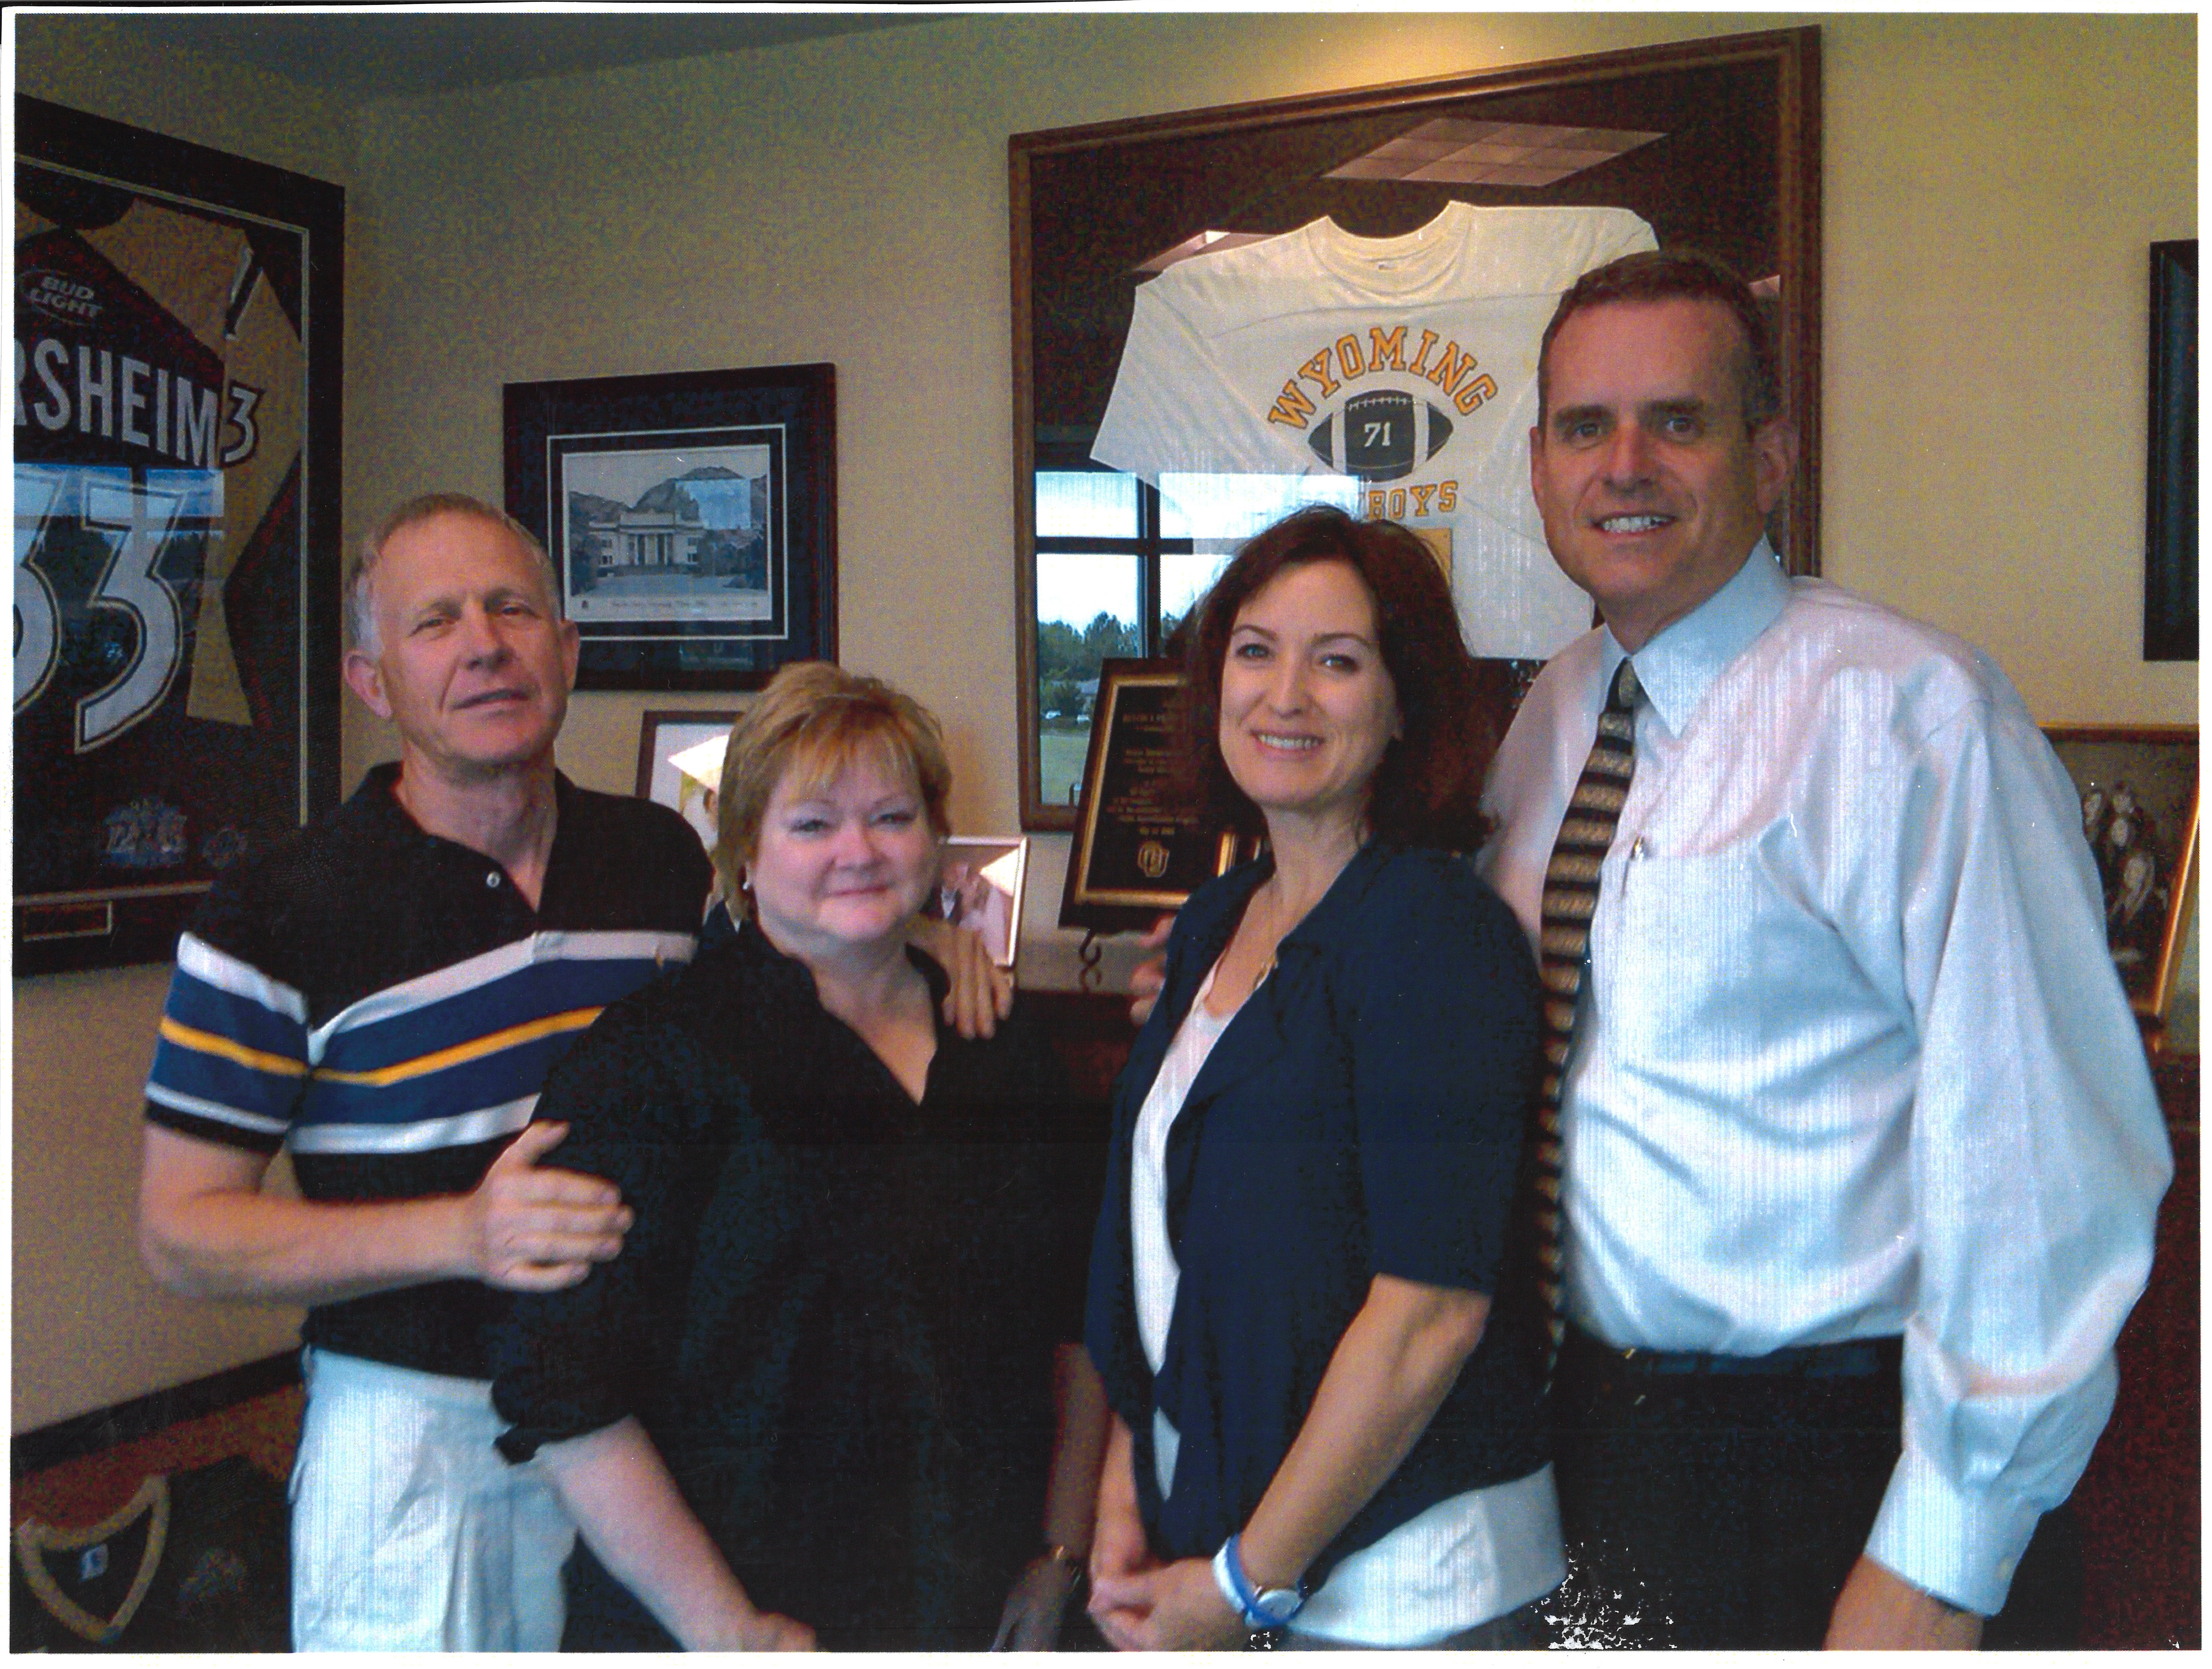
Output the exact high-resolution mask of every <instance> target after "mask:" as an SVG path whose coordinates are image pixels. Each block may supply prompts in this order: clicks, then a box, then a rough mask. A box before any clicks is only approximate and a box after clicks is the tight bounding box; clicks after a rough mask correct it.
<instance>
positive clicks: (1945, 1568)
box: [1866, 1448, 2042, 1617]
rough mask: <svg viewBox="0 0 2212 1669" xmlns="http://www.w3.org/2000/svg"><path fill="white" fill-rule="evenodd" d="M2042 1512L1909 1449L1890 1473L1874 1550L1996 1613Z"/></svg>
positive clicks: (1917, 1578)
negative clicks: (1958, 1480)
mask: <svg viewBox="0 0 2212 1669" xmlns="http://www.w3.org/2000/svg"><path fill="white" fill-rule="evenodd" d="M2041 1516H2042V1515H2041V1514H2040V1513H2039V1512H2038V1511H2037V1510H2036V1508H2034V1507H2033V1506H2032V1505H2031V1504H2029V1503H2028V1502H2023V1501H2019V1500H2016V1499H2014V1498H2012V1497H2010V1496H1999V1495H1993V1494H1989V1493H1976V1492H1972V1491H1968V1490H1960V1488H1959V1487H1958V1486H1957V1485H1956V1484H1954V1483H1953V1482H1952V1480H1951V1479H1949V1478H1946V1477H1944V1476H1943V1475H1942V1473H1941V1472H1938V1471H1937V1470H1936V1468H1935V1467H1934V1466H1931V1465H1930V1464H1929V1462H1928V1460H1926V1459H1925V1458H1924V1457H1923V1456H1921V1455H1918V1454H1915V1453H1914V1452H1913V1451H1912V1450H1911V1449H1910V1448H1908V1449H1906V1451H1905V1454H1904V1456H1903V1457H1902V1458H1901V1459H1900V1460H1899V1461H1898V1463H1897V1470H1896V1471H1895V1472H1893V1473H1892V1474H1891V1475H1890V1480H1889V1493H1888V1494H1887V1496H1884V1497H1883V1498H1882V1503H1881V1515H1880V1516H1879V1517H1877V1518H1876V1519H1875V1524H1874V1533H1873V1535H1871V1536H1870V1537H1869V1538H1868V1539H1867V1547H1866V1551H1867V1555H1868V1557H1870V1558H1872V1559H1873V1560H1874V1561H1875V1563H1877V1564H1880V1565H1882V1566H1884V1567H1886V1568H1887V1569H1889V1570H1891V1571H1893V1572H1894V1573H1895V1574H1896V1575H1899V1576H1901V1577H1903V1578H1904V1579H1905V1581H1908V1582H1910V1583H1911V1584H1912V1585H1913V1587H1917V1588H1922V1589H1924V1590H1926V1591H1927V1592H1928V1593H1932V1594H1934V1595H1936V1598H1938V1599H1945V1600H1948V1601H1949V1602H1950V1603H1951V1604H1952V1605H1960V1606H1963V1607H1964V1608H1965V1609H1966V1610H1967V1611H1978V1612H1979V1613H1980V1614H1981V1615H1982V1616H1984V1617H1993V1616H1995V1615H1996V1613H1997V1611H2000V1610H2002V1608H2003V1606H2004V1600H2005V1593H2006V1591H2007V1590H2008V1589H2009V1588H2010V1587H2011V1586H2012V1577H2013V1572H2014V1570H2015V1569H2017V1568H2018V1567H2019V1564H2020V1556H2021V1554H2022V1553H2024V1552H2026V1551H2027V1543H2028V1539H2029V1537H2031V1536H2033V1534H2034V1533H2035V1524H2036V1520H2038V1519H2039V1517H2041Z"/></svg>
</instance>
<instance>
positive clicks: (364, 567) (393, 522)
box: [345, 493, 562, 655]
mask: <svg viewBox="0 0 2212 1669" xmlns="http://www.w3.org/2000/svg"><path fill="white" fill-rule="evenodd" d="M439 516H474V517H475V518H476V519H477V520H478V521H488V522H490V523H492V524H493V525H495V526H498V527H503V528H505V529H506V530H507V531H508V532H509V533H510V534H512V535H513V537H514V540H515V542H516V543H518V544H520V546H521V547H522V548H523V549H525V550H526V551H528V552H529V553H530V555H531V556H532V558H533V559H534V560H535V561H537V563H538V574H539V577H540V578H541V579H543V580H544V582H545V597H546V600H547V601H548V602H550V604H552V607H553V617H554V618H555V619H556V620H558V619H560V618H561V617H562V609H561V575H560V574H559V572H558V571H557V570H556V569H555V567H554V566H553V559H552V558H551V557H550V556H549V555H546V554H545V547H544V545H543V544H541V543H538V536H537V535H536V534H535V533H532V531H530V530H529V529H528V528H526V527H525V526H524V525H522V524H521V523H520V522H519V521H517V520H515V519H514V518H513V517H512V516H510V515H508V514H507V512H506V511H504V510H497V509H494V508H493V507H491V506H490V505H489V504H486V503H485V502H484V501H483V500H482V499H478V498H471V497H470V496H469V495H467V494H466V493H422V494H418V495H416V496H415V497H413V498H411V499H409V500H408V501H407V502H406V503H404V504H403V505H401V506H400V507H398V509H397V510H394V511H393V512H392V513H391V514H390V515H388V516H386V518H385V519H383V520H382V521H380V522H379V523H377V525H376V526H375V528H374V530H373V531H371V532H370V534H369V536H368V537H367V538H366V539H363V540H362V542H361V549H360V550H359V551H357V552H356V554H355V555H354V559H353V562H352V565H351V566H350V567H348V568H347V570H346V578H345V639H346V647H347V648H349V649H358V650H359V651H361V652H362V653H363V654H365V655H374V653H375V652H376V610H375V609H374V606H373V605H372V604H371V603H370V600H369V595H368V592H369V583H370V580H371V579H372V578H373V577H374V574H375V573H376V565H377V563H378V561H380V560H381V559H382V557H383V555H384V547H385V546H386V544H388V543H391V540H392V536H393V535H394V534H397V533H403V532H404V531H406V530H407V529H409V528H410V527H413V526H416V525H418V524H420V523H422V522H426V521H429V520H432V519H434V518H436V517H439Z"/></svg>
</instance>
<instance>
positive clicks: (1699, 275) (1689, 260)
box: [1536, 249, 1782, 428]
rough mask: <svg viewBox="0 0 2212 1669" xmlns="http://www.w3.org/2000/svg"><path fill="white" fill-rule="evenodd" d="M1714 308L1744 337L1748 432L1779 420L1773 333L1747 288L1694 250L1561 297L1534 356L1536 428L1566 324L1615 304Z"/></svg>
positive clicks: (1614, 273) (1631, 263)
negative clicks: (1680, 303)
mask: <svg viewBox="0 0 2212 1669" xmlns="http://www.w3.org/2000/svg"><path fill="white" fill-rule="evenodd" d="M1675 300H1687V301H1713V302H1717V303H1718V304H1719V305H1720V306H1723V307H1725V308H1727V309H1728V311H1729V315H1730V317H1732V318H1733V319H1735V322H1736V328H1737V329H1738V330H1739V331H1741V332H1742V335H1743V340H1742V343H1741V357H1740V358H1739V359H1738V360H1737V361H1736V386H1737V391H1738V396H1739V398H1740V399H1741V403H1742V405H1743V421H1744V425H1745V427H1746V428H1759V425H1761V424H1762V423H1765V422H1769V421H1771V419H1772V418H1774V417H1776V416H1778V415H1780V413H1781V410H1782V379H1781V377H1780V375H1779V374H1778V372H1777V371H1776V369H1775V363H1774V332H1773V331H1772V330H1771V328H1770V327H1769V325H1767V322H1766V315H1765V313H1763V312H1761V311H1760V309H1759V298H1758V297H1757V296H1755V295H1753V294H1752V292H1751V286H1750V285H1748V284H1747V283H1745V282H1743V280H1742V279H1741V277H1740V276H1737V274H1736V271H1735V268H1733V267H1731V266H1729V265H1728V264H1727V263H1725V262H1723V261H1720V260H1717V259H1715V258H1713V257H1712V256H1711V255H1708V254H1706V253H1705V252H1703V251H1702V250H1697V249H1647V250H1644V251H1641V252H1638V253H1637V254H1634V255H1624V256H1622V257H1621V258H1620V259H1619V260H1617V261H1608V262H1607V263H1606V264H1605V265H1603V266H1601V267H1593V268H1591V269H1590V270H1589V271H1588V272H1585V273H1584V274H1583V276H1581V277H1580V278H1578V279H1577V280H1576V281H1575V283H1574V287H1573V288H1571V289H1569V290H1568V291H1567V293H1566V294H1565V295H1563V296H1561V297H1560V298H1559V306H1558V307H1557V308H1555V309H1554V310H1553V313H1552V322H1551V323H1550V324H1548V325H1546V326H1545V327H1544V345H1543V348H1542V349H1541V352H1540V353H1539V354H1538V355H1537V356H1536V425H1537V427H1538V428H1542V427H1543V422H1544V416H1545V414H1546V413H1547V412H1548V411H1549V410H1551V404H1550V401H1551V391H1552V385H1551V376H1552V341H1553V337H1557V336H1558V335H1559V330H1560V327H1561V326H1562V325H1565V323H1566V322H1567V321H1568V320H1569V319H1572V318H1573V317H1574V316H1575V315H1576V314H1577V313H1580V312H1582V311H1583V309H1584V308H1586V307H1603V306H1612V305H1613V304H1614V303H1617V302H1647V301H1675Z"/></svg>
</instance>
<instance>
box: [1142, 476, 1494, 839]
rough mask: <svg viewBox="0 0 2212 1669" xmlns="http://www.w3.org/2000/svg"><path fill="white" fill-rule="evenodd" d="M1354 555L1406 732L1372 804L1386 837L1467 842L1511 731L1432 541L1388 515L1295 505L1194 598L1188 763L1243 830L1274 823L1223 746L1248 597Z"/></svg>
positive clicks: (1371, 817) (1212, 813)
mask: <svg viewBox="0 0 2212 1669" xmlns="http://www.w3.org/2000/svg"><path fill="white" fill-rule="evenodd" d="M1305 562H1344V563H1347V564H1349V565H1350V567H1352V571H1353V572H1354V573H1356V574H1358V575H1359V577H1360V580H1361V581H1362V582H1363V583H1364V585H1365V586H1366V587H1367V591H1368V594H1369V595H1370V597H1372V598H1374V602H1375V616H1376V628H1377V630H1378V633H1379V635H1380V637H1381V639H1382V642H1381V649H1382V653H1383V666H1384V668H1385V669H1386V670H1387V671H1389V674H1390V682H1391V683H1392V684H1393V685H1394V686H1395V689H1396V691H1397V696H1398V712H1399V715H1400V717H1401V719H1402V720H1403V721H1404V725H1405V731H1404V734H1403V735H1401V736H1400V737H1396V738H1395V740H1393V741H1392V742H1391V743H1390V744H1389V747H1388V748H1387V749H1386V750H1384V752H1383V761H1382V763H1381V764H1380V765H1379V766H1377V767H1376V772H1375V779H1374V782H1373V784H1372V785H1371V787H1370V798H1369V801H1368V807H1367V820H1368V826H1369V828H1370V829H1371V830H1372V831H1373V833H1374V834H1375V836H1376V838H1377V839H1380V840H1384V841H1390V842H1392V843H1393V844H1395V845H1400V846H1425V847H1444V848H1445V849H1447V850H1449V851H1454V852H1466V851H1470V850H1472V849H1473V848H1474V847H1475V846H1477V845H1478V844H1480V841H1481V839H1482V835H1483V833H1484V827H1485V820H1484V818H1483V816H1482V813H1481V810H1480V805H1479V802H1480V798H1481V794H1482V780H1483V777H1484V774H1486V772H1487V771H1488V770H1489V768H1490V759H1491V756H1492V754H1494V753H1495V752H1496V751H1497V750H1498V738H1499V737H1501V736H1502V735H1503V734H1504V711H1505V709H1504V700H1503V698H1502V695H1501V693H1500V690H1499V688H1498V681H1497V680H1496V679H1494V678H1492V677H1490V676H1488V674H1487V673H1486V671H1485V670H1484V669H1482V668H1481V667H1480V666H1478V665H1477V664H1476V662H1475V661H1474V658H1473V657H1471V656H1470V655H1469V654H1468V652H1467V645H1466V643H1465V642H1464V641H1463V640H1462V639H1461V637H1460V632H1459V617H1458V616H1456V615H1455V613H1454V612H1453V610H1452V599H1451V587H1450V586H1449V583H1447V582H1446V580H1445V579H1444V575H1443V569H1442V568H1441V567H1439V566H1438V565H1437V559H1436V558H1435V556H1434V555H1431V553H1430V550H1429V548H1428V546H1426V545H1425V544H1424V543H1421V541H1420V539H1419V537H1417V536H1416V535H1414V534H1413V531H1411V530H1409V529H1407V528H1405V527H1402V526H1401V525H1399V524H1398V523H1396V522H1391V521H1358V520H1355V519H1353V518H1352V517H1351V516H1349V515H1346V513H1344V512H1343V511H1341V510H1340V509H1337V508H1336V507H1334V506H1333V505H1313V506H1310V507H1307V508H1306V509H1304V510H1299V511H1296V512H1293V513H1291V515H1288V516H1286V517H1285V518H1284V519H1282V520H1281V521H1279V522H1277V523H1276V524H1275V525H1273V527H1270V528H1268V529H1267V530H1266V531H1263V532H1261V533H1259V534H1257V535H1255V537H1253V538H1252V540H1251V541H1250V542H1249V543H1247V544H1246V545H1245V546H1244V548H1243V549H1241V550H1239V551H1238V552H1237V555H1236V557H1235V558H1234V560H1232V561H1231V562H1230V564H1229V566H1228V567H1226V568H1225V569H1223V570H1222V574H1221V577H1220V578H1219V579H1218V580H1215V581H1214V582H1213V589H1212V590H1211V591H1209V592H1207V593H1206V598H1205V600H1204V601H1202V602H1201V603H1200V604H1199V607H1198V611H1197V621H1198V628H1197V630H1196V631H1194V633H1192V634H1191V640H1190V648H1189V650H1188V654H1187V657H1186V671H1187V673H1188V677H1187V680H1186V688H1185V694H1184V700H1183V704H1182V708H1183V749H1184V752H1185V755H1186V756H1187V758H1186V768H1187V771H1188V776H1189V779H1190V781H1191V786H1193V787H1194V789H1195V791H1196V793H1197V796H1198V798H1199V800H1200V805H1201V807H1202V810H1203V813H1204V815H1205V816H1206V817H1207V818H1208V819H1209V821H1210V822H1211V823H1212V824H1213V825H1215V826H1221V825H1227V826H1230V827H1233V828H1236V829H1237V832H1238V833H1240V834H1262V833H1264V832H1265V830H1266V823H1265V822H1264V820H1263V819H1262V818H1261V814H1260V808H1259V807H1257V806H1256V805H1255V804H1252V802H1251V801H1250V800H1249V798H1246V797H1245V794H1244V792H1243V790H1242V789H1241V788H1239V787H1238V786H1237V783H1236V780H1235V779H1234V778H1233V777H1231V775H1230V774H1229V766H1228V763H1227V762H1226V761H1225V760H1224V759H1223V758H1222V756H1221V675H1222V670H1223V666H1224V664H1225V662H1226V660H1227V658H1228V654H1229V637H1230V634H1231V632H1232V631H1233V630H1234V629H1235V628H1236V625H1237V615H1238V614H1239V613H1241V612H1242V611H1243V608H1244V605H1245V604H1247V603H1248V602H1249V601H1250V600H1251V599H1252V598H1253V597H1255V595H1257V594H1258V593H1259V592H1260V591H1261V589H1262V588H1263V587H1264V586H1266V585H1267V583H1268V581H1270V580H1273V578H1274V577H1275V576H1276V575H1277V574H1280V573H1281V572H1282V571H1283V570H1284V569H1285V568H1288V567H1296V566H1297V565H1299V564H1301V563H1305Z"/></svg>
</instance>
